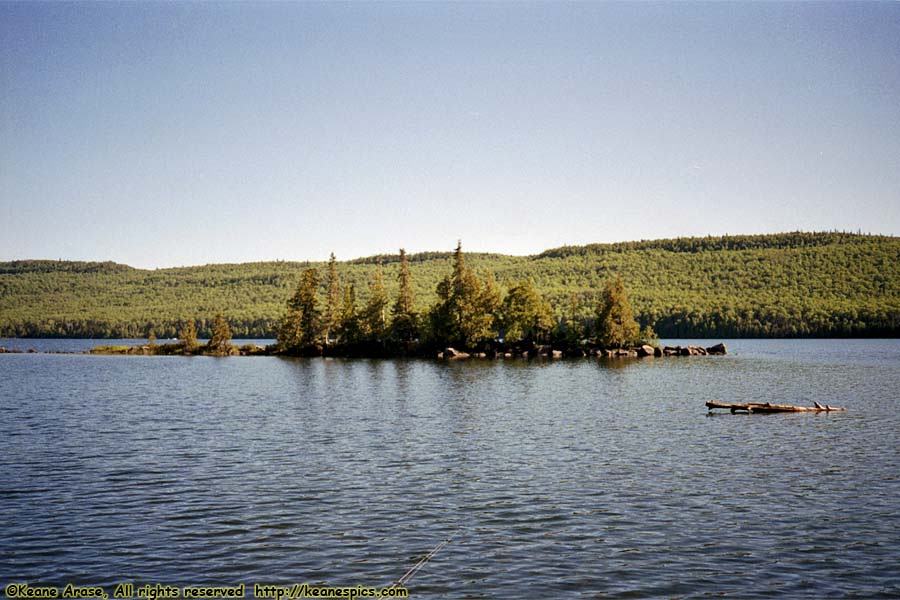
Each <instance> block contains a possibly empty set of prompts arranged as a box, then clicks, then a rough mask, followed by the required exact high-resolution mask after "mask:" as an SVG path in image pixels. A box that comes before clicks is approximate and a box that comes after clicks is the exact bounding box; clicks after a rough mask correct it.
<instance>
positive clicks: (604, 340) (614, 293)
mask: <svg viewBox="0 0 900 600" xmlns="http://www.w3.org/2000/svg"><path fill="white" fill-rule="evenodd" d="M595 327H596V339H597V343H598V344H600V345H601V346H603V347H604V348H622V347H623V346H626V345H629V344H636V343H638V342H639V341H640V326H639V325H638V323H637V321H636V320H635V319H634V311H633V310H632V309H631V304H630V303H629V302H628V296H626V295H625V283H624V282H623V281H622V278H621V277H620V276H618V275H617V276H616V277H614V278H613V279H610V280H608V281H607V282H606V284H605V285H604V287H603V292H602V293H601V296H600V304H599V305H598V306H597V321H596V325H595Z"/></svg>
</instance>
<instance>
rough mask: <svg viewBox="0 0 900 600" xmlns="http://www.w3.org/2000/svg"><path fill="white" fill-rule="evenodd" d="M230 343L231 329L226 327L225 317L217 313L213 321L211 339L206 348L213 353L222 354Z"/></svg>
mask: <svg viewBox="0 0 900 600" xmlns="http://www.w3.org/2000/svg"><path fill="white" fill-rule="evenodd" d="M230 343H231V328H230V327H229V326H228V321H226V320H225V316H224V315H223V314H222V313H218V314H216V317H215V319H213V331H212V337H211V338H209V341H208V342H207V343H206V346H207V347H208V348H209V349H210V350H213V351H215V352H222V351H224V350H225V349H226V348H227V347H228V345H229V344H230Z"/></svg>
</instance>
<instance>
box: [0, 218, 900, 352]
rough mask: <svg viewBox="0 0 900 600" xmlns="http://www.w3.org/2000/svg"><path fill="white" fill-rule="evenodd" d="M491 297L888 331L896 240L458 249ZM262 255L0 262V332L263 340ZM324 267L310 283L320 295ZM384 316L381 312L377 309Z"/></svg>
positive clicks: (718, 240) (271, 273)
mask: <svg viewBox="0 0 900 600" xmlns="http://www.w3.org/2000/svg"><path fill="white" fill-rule="evenodd" d="M407 258H408V264H409V266H410V282H409V285H410V291H411V296H412V298H413V299H414V300H413V301H414V306H413V310H414V311H415V312H416V313H417V314H420V315H424V314H427V313H428V312H429V310H430V309H431V307H433V306H434V305H435V304H436V303H437V302H438V300H439V289H438V287H439V286H438V284H439V283H440V282H441V281H442V280H443V279H444V278H445V277H446V276H447V274H448V273H449V272H452V269H453V261H454V253H453V252H429V253H421V254H413V255H410V256H408V257H407ZM466 264H467V265H468V266H470V267H471V268H472V269H473V270H474V271H475V272H476V273H478V274H479V277H485V276H490V277H491V278H492V279H493V280H494V282H495V284H496V286H497V289H498V291H499V294H500V297H501V301H502V300H503V297H504V295H505V294H508V293H509V290H510V289H512V288H513V287H514V286H516V285H518V284H519V283H520V282H523V281H531V282H533V287H534V290H535V292H536V293H537V294H539V295H540V297H541V299H542V300H544V301H546V302H548V303H549V307H550V314H551V316H552V319H553V321H554V327H556V328H559V327H560V326H561V325H565V324H566V323H576V322H577V323H580V324H581V325H583V326H585V327H590V326H591V325H592V322H593V319H595V318H596V314H597V305H598V302H599V300H600V295H601V291H602V290H603V287H604V284H605V282H607V281H609V280H610V279H611V278H612V277H613V276H620V277H621V279H622V281H623V282H624V286H625V291H626V292H627V295H628V298H629V299H630V301H631V305H632V306H633V307H634V311H635V316H636V318H637V320H638V322H639V323H640V325H641V326H642V327H646V326H651V327H652V328H653V329H655V330H656V332H657V334H659V335H660V336H661V337H667V338H668V337H711V338H733V337H799V336H803V337H806V336H810V337H828V336H833V337H849V336H897V335H898V333H900V238H896V237H888V236H872V235H861V234H851V233H842V232H831V233H802V232H798V233H784V234H775V235H761V236H725V237H707V238H678V239H672V240H654V241H640V242H627V243H620V244H593V245H588V246H579V247H563V248H556V249H553V250H547V251H546V252H543V253H541V254H539V255H536V256H529V257H514V256H505V255H499V254H466ZM334 267H335V269H336V272H337V274H338V275H339V278H340V281H341V283H342V286H343V288H345V289H346V288H347V287H348V286H352V287H353V289H354V291H355V294H356V301H358V302H359V306H360V307H364V306H365V305H366V304H367V303H368V302H369V300H370V297H371V295H372V293H373V292H372V289H373V286H372V281H373V279H374V278H375V277H376V272H377V271H379V270H380V271H381V273H382V275H381V277H382V282H383V287H384V293H385V294H386V296H387V297H389V298H396V297H397V294H398V292H399V285H400V284H399V280H398V276H399V272H400V268H401V262H400V255H399V254H396V255H381V256H375V257H368V258H362V259H356V260H352V261H347V262H337V263H335V265H334ZM310 268H313V269H317V270H319V272H321V273H323V275H324V273H325V272H326V269H327V268H328V265H327V264H326V263H308V262H306V263H297V262H267V263H247V264H228V265H206V266H201V267H183V268H172V269H157V270H143V269H135V268H132V267H129V266H126V265H120V264H116V263H110V262H104V263H85V262H72V261H44V260H41V261H14V262H5V263H0V336H3V337H93V338H115V337H146V336H148V335H149V334H150V333H153V334H155V335H156V336H157V337H158V338H168V337H176V336H177V332H178V331H179V329H180V328H181V327H182V326H183V324H184V323H185V322H186V321H187V320H193V321H194V322H195V323H196V327H197V334H198V335H199V336H200V337H210V336H211V334H212V323H213V317H214V315H216V314H217V313H220V312H221V313H223V314H224V315H225V317H226V319H227V320H228V323H229V324H230V326H231V330H232V333H233V335H234V336H235V337H238V338H240V337H251V338H252V337H267V338H268V337H276V336H277V334H278V331H279V327H280V326H281V324H282V320H283V317H284V313H285V303H286V301H287V300H288V299H289V298H291V297H292V294H294V293H295V292H296V290H297V288H298V284H299V283H300V279H301V275H302V273H303V272H304V270H306V269H310ZM326 279H327V278H326V277H324V276H323V277H321V278H320V281H318V283H317V285H318V286H319V293H320V294H322V295H323V297H324V295H325V294H326V293H327V289H326V287H327V286H326ZM388 316H389V315H388Z"/></svg>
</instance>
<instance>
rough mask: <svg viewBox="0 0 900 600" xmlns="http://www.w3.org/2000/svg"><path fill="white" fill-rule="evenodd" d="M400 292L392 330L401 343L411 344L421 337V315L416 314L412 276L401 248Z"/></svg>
mask: <svg viewBox="0 0 900 600" xmlns="http://www.w3.org/2000/svg"><path fill="white" fill-rule="evenodd" d="M397 279H398V280H399V282H400V290H399V292H398V293H397V301H396V302H395V303H394V308H393V313H394V315H393V316H394V319H393V324H392V325H391V329H392V331H393V336H394V337H395V338H396V339H398V340H400V341H401V342H409V341H412V340H414V339H416V338H417V337H419V315H418V314H416V311H415V308H414V301H413V291H412V275H411V273H410V269H409V260H408V259H407V258H406V250H404V249H403V248H400V273H399V275H398V276H397Z"/></svg>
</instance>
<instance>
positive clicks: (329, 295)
mask: <svg viewBox="0 0 900 600" xmlns="http://www.w3.org/2000/svg"><path fill="white" fill-rule="evenodd" d="M325 285H326V294H325V312H324V314H323V315H322V325H323V327H324V328H325V344H326V345H328V340H329V339H330V338H331V336H332V335H333V333H335V331H336V330H337V327H338V324H339V323H340V318H341V282H340V278H339V277H338V273H337V260H336V259H335V257H334V252H332V253H331V257H330V258H329V259H328V273H327V275H326V277H325Z"/></svg>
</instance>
